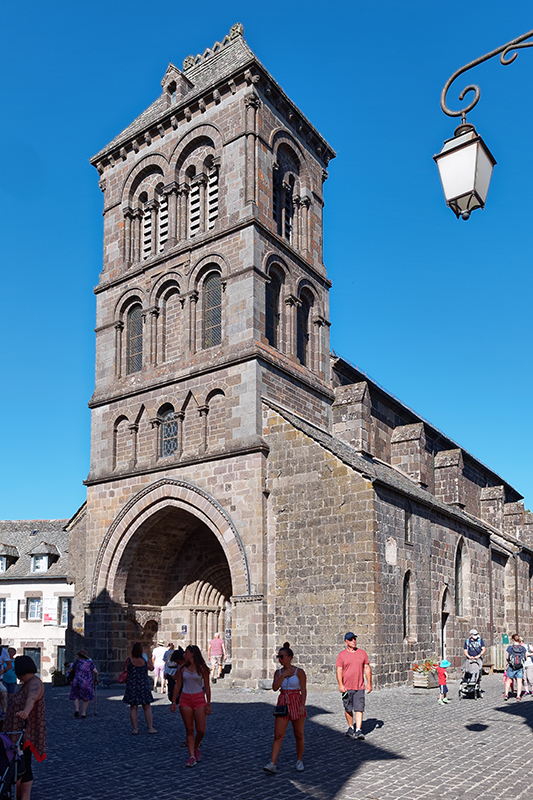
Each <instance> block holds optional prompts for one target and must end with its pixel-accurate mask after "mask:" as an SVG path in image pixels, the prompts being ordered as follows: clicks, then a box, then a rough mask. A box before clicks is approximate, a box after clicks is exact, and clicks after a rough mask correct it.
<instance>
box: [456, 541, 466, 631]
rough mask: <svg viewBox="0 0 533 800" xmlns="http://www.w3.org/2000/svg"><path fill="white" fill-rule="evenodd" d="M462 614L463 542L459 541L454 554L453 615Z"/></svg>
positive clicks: (459, 615) (458, 615) (460, 615)
mask: <svg viewBox="0 0 533 800" xmlns="http://www.w3.org/2000/svg"><path fill="white" fill-rule="evenodd" d="M463 614H464V582H463V543H462V542H459V546H458V548H457V553H456V554H455V616H456V617H462V616H463Z"/></svg>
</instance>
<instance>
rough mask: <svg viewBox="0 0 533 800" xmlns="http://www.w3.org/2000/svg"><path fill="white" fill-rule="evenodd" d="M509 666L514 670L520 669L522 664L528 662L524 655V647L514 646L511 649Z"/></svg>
mask: <svg viewBox="0 0 533 800" xmlns="http://www.w3.org/2000/svg"><path fill="white" fill-rule="evenodd" d="M508 656H509V666H510V667H511V668H512V669H520V668H521V667H522V664H523V663H524V661H525V660H526V655H525V653H524V648H523V647H522V645H519V644H513V645H511V647H510V648H509V653H508Z"/></svg>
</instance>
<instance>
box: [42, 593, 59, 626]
mask: <svg viewBox="0 0 533 800" xmlns="http://www.w3.org/2000/svg"><path fill="white" fill-rule="evenodd" d="M43 622H44V624H45V625H57V597H45V598H44V601H43Z"/></svg>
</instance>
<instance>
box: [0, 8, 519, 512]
mask: <svg viewBox="0 0 533 800" xmlns="http://www.w3.org/2000/svg"><path fill="white" fill-rule="evenodd" d="M185 6H186V4H177V3H165V2H161V3H159V4H157V5H153V6H150V5H147V4H146V3H141V2H140V1H139V0H128V2H123V1H122V0H120V2H116V1H114V0H108V2H105V3H104V2H102V0H92V1H91V2H90V3H87V2H84V0H79V2H76V3H72V2H63V1H62V0H59V1H57V0H56V1H55V2H54V1H53V0H52V2H50V3H47V4H44V3H41V2H35V0H29V2H26V3H24V4H19V5H18V6H17V5H16V4H13V3H10V4H8V5H7V6H6V7H5V8H4V10H3V14H2V17H3V27H4V37H3V47H2V52H1V53H0V67H1V74H2V86H1V88H0V93H1V99H0V101H1V108H2V111H3V125H2V126H1V128H0V139H1V146H0V157H1V160H2V163H1V169H0V202H1V208H2V212H1V229H2V245H3V246H2V262H3V270H2V274H3V290H4V298H3V299H4V302H3V306H2V311H3V313H2V322H3V330H4V335H3V341H4V343H5V345H6V346H5V348H4V368H3V376H2V377H3V382H2V383H3V386H2V392H1V393H0V403H1V409H0V411H1V413H0V442H1V447H2V458H1V463H0V472H1V474H0V495H1V499H0V517H1V518H4V519H18V518H28V519H32V518H61V517H69V516H71V515H72V514H73V513H74V512H75V510H76V509H77V507H78V506H79V505H81V503H82V502H83V500H84V497H85V490H84V487H83V484H82V481H83V479H84V478H85V477H86V475H87V472H88V467H89V429H90V418H89V411H88V409H87V402H88V400H89V399H90V396H91V393H92V390H93V368H94V332H93V329H94V317H95V302H94V295H93V291H92V290H93V287H94V286H95V285H96V283H97V281H98V274H99V272H100V269H101V252H102V241H101V237H102V216H101V211H102V197H101V194H100V191H99V189H98V175H97V172H96V170H95V169H94V168H93V167H91V166H90V164H89V158H90V157H91V156H92V155H94V154H95V153H96V152H97V151H98V150H99V149H100V148H101V147H103V146H104V145H105V144H107V142H109V141H110V140H111V139H112V138H113V137H114V136H115V135H116V134H117V133H119V132H120V131H121V130H122V129H123V128H125V127H126V126H127V125H128V124H129V123H130V122H131V121H132V120H133V119H134V118H135V117H136V116H137V115H138V114H139V113H140V112H141V111H143V110H144V109H145V108H146V107H147V106H148V105H149V104H150V103H151V102H152V101H153V100H154V99H155V98H156V97H157V95H158V94H159V92H160V81H161V78H162V77H163V74H164V72H165V69H166V67H167V64H168V62H169V61H173V62H174V63H175V64H176V65H178V66H181V62H182V60H183V58H184V57H185V56H187V55H189V54H196V53H198V52H202V51H203V50H204V49H205V48H206V47H209V46H211V45H212V44H213V43H214V42H215V41H216V40H217V39H222V38H223V36H224V35H225V34H226V33H227V32H228V31H229V29H230V27H231V25H232V24H233V23H235V22H237V21H239V22H241V23H243V25H244V29H245V38H246V40H247V42H248V44H249V45H250V46H251V48H252V49H253V50H254V51H255V52H256V54H257V56H258V57H259V59H260V60H261V61H262V62H263V64H264V65H265V66H266V67H267V69H269V71H270V72H271V73H272V75H273V76H274V77H275V79H276V80H277V81H278V83H280V84H281V86H282V87H283V88H284V90H285V91H286V92H287V93H288V94H289V96H290V97H291V98H292V99H293V100H294V101H295V102H296V104H297V105H298V106H299V107H300V108H301V109H302V111H303V112H304V113H305V114H306V115H307V117H308V118H309V119H310V120H311V121H312V122H313V123H314V125H315V126H316V127H317V128H318V130H319V131H320V132H321V133H322V135H323V136H324V137H325V138H326V139H327V140H328V141H329V142H330V144H331V145H332V146H333V147H334V148H335V150H336V151H337V158H336V159H335V160H333V161H332V162H331V164H330V168H329V175H330V177H329V179H328V181H327V182H326V185H325V196H326V207H325V263H326V266H327V268H328V271H329V275H330V277H331V279H332V280H333V289H332V290H331V308H330V315H331V321H332V328H331V344H332V348H333V349H334V350H335V352H336V353H337V354H339V355H341V356H342V357H344V358H346V359H348V360H350V361H351V362H352V363H353V364H355V365H357V366H358V367H359V368H360V369H362V370H364V371H365V372H367V373H368V374H369V375H370V376H371V377H372V378H373V379H374V380H376V381H377V382H378V383H379V384H381V385H382V386H383V387H384V388H385V389H387V390H388V391H389V392H391V393H393V394H394V395H395V396H396V397H398V398H399V399H400V400H401V401H402V402H403V403H405V404H406V405H408V406H410V407H411V408H413V409H414V410H415V411H416V412H417V413H419V414H421V415H422V416H423V417H425V418H426V419H428V420H429V421H430V422H431V423H432V424H433V425H435V426H437V427H438V428H440V429H441V430H442V431H444V432H445V433H446V434H447V435H448V436H450V437H451V438H452V439H454V440H455V441H456V442H458V444H460V445H461V446H462V447H464V448H465V449H466V450H468V451H470V452H471V453H473V454H474V455H475V456H476V457H477V458H479V459H480V460H481V461H482V462H484V463H485V464H487V465H488V466H490V467H491V469H493V470H494V471H496V472H497V473H499V474H500V475H501V476H502V477H504V478H505V479H506V480H507V481H509V482H510V483H511V484H512V485H514V486H515V487H516V488H517V489H518V491H520V492H521V493H522V494H523V495H524V496H525V500H526V506H531V502H532V500H531V484H532V479H533V465H532V459H531V452H532V450H533V446H532V445H533V432H532V426H531V424H530V421H529V409H530V397H531V394H532V390H533V377H532V370H531V323H530V319H531V312H530V304H531V296H532V280H533V279H532V276H531V268H530V262H531V248H530V246H529V245H530V231H531V212H532V202H531V199H532V198H531V192H532V186H533V181H532V176H533V159H532V157H531V147H530V144H529V142H530V138H531V131H532V128H533V124H532V123H533V118H532V117H533V106H532V104H531V101H530V97H531V91H532V87H533V51H530V50H523V51H522V52H521V53H520V55H519V56H518V59H517V60H516V62H515V63H514V64H512V65H510V66H507V67H502V66H501V65H500V64H499V61H498V60H497V59H494V60H493V61H491V62H488V63H486V64H484V65H482V66H480V67H478V68H477V69H476V70H475V71H473V72H470V73H468V75H467V76H465V78H467V80H464V82H463V83H461V82H460V81H459V82H458V84H456V86H457V90H456V91H455V92H453V90H452V94H451V95H450V102H454V101H456V98H457V95H458V93H459V91H460V90H461V89H462V88H463V87H464V86H465V85H466V84H467V83H470V82H477V83H479V85H480V87H481V100H480V103H479V105H478V106H477V108H476V109H475V110H474V111H473V112H472V113H471V115H470V117H469V121H471V122H473V123H474V124H475V125H476V127H477V129H478V131H479V132H480V133H481V134H482V135H483V137H484V138H485V140H486V142H487V144H488V146H489V147H490V149H491V150H492V152H493V153H494V155H495V157H496V160H497V161H498V164H497V166H496V168H495V171H494V176H493V180H492V184H491V188H490V192H489V196H488V201H487V207H486V209H485V210H484V211H477V212H475V213H474V214H473V215H472V217H471V219H470V220H469V221H468V222H463V221H462V220H460V221H457V220H456V219H455V217H454V216H453V214H452V212H451V211H450V210H448V209H447V208H446V206H445V203H444V199H443V196H442V190H441V187H440V182H439V178H438V173H437V169H436V167H435V164H434V162H433V161H432V156H433V155H434V153H436V152H438V151H439V150H440V148H441V147H442V143H443V141H444V139H446V138H449V137H450V136H452V134H453V130H454V127H455V124H456V122H455V120H452V119H450V118H448V117H446V116H445V115H444V114H443V113H442V111H441V110H440V106H439V97H440V92H441V89H442V87H443V85H444V83H445V81H446V80H447V78H448V77H449V76H450V75H451V74H452V73H453V72H454V71H455V70H456V69H458V68H459V67H461V66H462V65H463V64H465V63H467V62H468V61H470V60H472V59H474V58H477V57H478V56H480V55H482V54H483V53H486V52H488V51H489V50H492V49H493V48H495V47H497V46H498V45H500V44H504V43H505V42H507V41H509V40H511V39H513V38H515V37H517V36H519V35H520V34H522V33H524V32H526V31H528V30H529V29H530V28H532V27H533V14H532V13H531V3H530V2H528V3H526V2H514V3H512V4H510V3H502V2H495V0H486V2H485V3H484V4H483V6H478V5H476V4H453V5H449V6H443V5H442V4H438V3H434V2H432V3H428V2H427V0H426V2H422V1H421V0H420V1H417V2H403V3H399V2H397V0H383V1H382V2H374V3H368V2H364V3H363V2H360V1H359V0H354V1H352V2H349V3H348V2H346V3H329V4H324V3H316V2H313V0H311V2H307V3H306V4H305V14H304V15H302V14H301V9H302V8H303V7H304V6H302V5H301V4H292V5H291V4H288V3H286V2H284V3H281V2H279V1H278V0H272V2H270V3H268V4H263V3H261V4H259V3H257V4H250V3H249V2H233V3H227V4H221V3H215V2H211V1H210V0H207V2H204V3H202V4H200V5H198V6H197V7H195V8H194V9H193V10H191V11H187V10H186V11H183V10H182V9H184V8H185ZM191 8H192V7H191ZM152 9H153V11H152ZM528 498H529V501H528Z"/></svg>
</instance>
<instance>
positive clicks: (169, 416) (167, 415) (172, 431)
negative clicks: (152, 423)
mask: <svg viewBox="0 0 533 800" xmlns="http://www.w3.org/2000/svg"><path fill="white" fill-rule="evenodd" d="M160 419H161V457H162V458H166V457H167V456H172V455H174V453H175V452H176V450H177V449H178V421H177V419H176V414H175V412H174V409H173V407H172V406H170V405H169V406H164V407H163V409H162V411H161V413H160Z"/></svg>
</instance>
